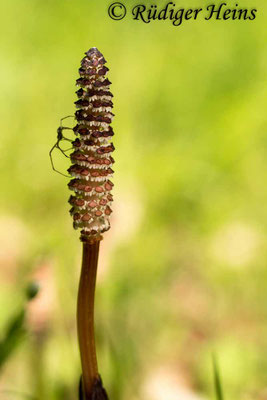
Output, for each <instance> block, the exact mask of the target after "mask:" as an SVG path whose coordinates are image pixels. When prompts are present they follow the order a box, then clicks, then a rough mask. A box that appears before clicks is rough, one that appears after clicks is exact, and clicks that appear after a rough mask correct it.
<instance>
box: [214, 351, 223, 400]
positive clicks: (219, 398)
mask: <svg viewBox="0 0 267 400" xmlns="http://www.w3.org/2000/svg"><path fill="white" fill-rule="evenodd" d="M212 367H213V382H214V389H215V394H216V400H224V395H223V390H222V383H221V378H220V373H219V367H218V363H217V358H216V355H215V354H213V355H212Z"/></svg>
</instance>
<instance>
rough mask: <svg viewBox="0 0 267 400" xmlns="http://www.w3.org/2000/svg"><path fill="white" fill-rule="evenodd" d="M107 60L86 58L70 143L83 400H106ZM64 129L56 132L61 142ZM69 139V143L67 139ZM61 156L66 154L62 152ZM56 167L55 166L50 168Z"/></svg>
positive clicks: (94, 53) (94, 52)
mask: <svg viewBox="0 0 267 400" xmlns="http://www.w3.org/2000/svg"><path fill="white" fill-rule="evenodd" d="M105 64H106V60H105V58H104V57H103V55H102V54H101V53H100V51H99V50H98V49H97V48H91V49H90V50H89V51H87V52H86V53H85V57H84V58H83V59H82V61H81V67H80V69H79V74H80V78H79V79H77V81H76V84H77V86H79V90H78V91H77V92H76V93H77V96H78V100H77V101H76V102H75V105H76V107H77V111H76V112H75V119H76V122H77V124H76V126H75V127H74V128H73V131H74V133H75V135H77V136H78V137H77V138H76V139H75V140H74V141H72V149H73V152H72V153H71V154H70V160H71V162H72V165H71V167H70V168H69V169H68V173H69V174H70V175H71V176H72V177H73V179H72V180H71V181H70V182H69V184H68V186H69V189H70V190H72V191H73V192H74V193H73V195H71V196H70V198H69V203H70V204H71V206H72V208H71V210H70V214H71V216H72V217H73V226H74V228H75V229H80V230H81V236H80V240H81V241H82V245H83V257H82V269H81V276H80V283H79V291H78V302H77V330H78V340H79V347H80V355H81V364H82V378H81V383H80V400H81V399H82V400H107V399H108V396H107V393H106V391H105V389H104V388H103V386H102V381H101V378H100V375H99V372H98V366H97V358H96V348H95V338H94V297H95V284H96V274H97V264H98V254H99V245H100V241H101V240H102V234H103V233H104V232H105V231H107V230H108V229H109V228H110V222H109V217H110V214H111V212H112V210H111V207H110V206H111V203H112V200H113V197H112V194H111V190H112V187H113V183H112V182H111V181H110V178H111V176H112V174H113V170H112V169H111V167H112V165H113V163H114V160H113V158H112V157H111V153H112V152H113V151H114V146H113V144H112V143H110V139H111V137H112V136H113V135H114V133H113V129H112V128H111V126H110V124H111V122H112V118H113V116H114V114H113V113H112V112H111V111H112V107H113V103H112V97H113V95H112V94H111V92H110V84H111V82H110V81H109V80H108V79H107V78H106V74H107V72H108V68H107V67H106V66H105ZM63 129H69V128H65V127H62V126H61V127H60V128H59V130H58V134H60V137H59V135H58V142H57V143H56V147H57V148H59V140H60V139H61V138H62V137H63V138H64V136H63V135H62V131H63ZM64 139H66V140H69V139H67V138H64ZM59 149H60V150H61V151H62V149H61V148H59ZM63 152H64V151H63ZM52 166H53V164H52Z"/></svg>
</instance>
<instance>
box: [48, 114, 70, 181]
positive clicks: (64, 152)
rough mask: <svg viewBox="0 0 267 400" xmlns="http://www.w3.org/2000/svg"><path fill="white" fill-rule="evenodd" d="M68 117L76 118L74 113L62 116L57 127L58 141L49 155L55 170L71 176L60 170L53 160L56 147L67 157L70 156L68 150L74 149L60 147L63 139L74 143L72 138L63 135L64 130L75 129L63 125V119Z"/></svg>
mask: <svg viewBox="0 0 267 400" xmlns="http://www.w3.org/2000/svg"><path fill="white" fill-rule="evenodd" d="M67 118H74V115H67V116H66V117H64V118H61V120H60V126H59V127H58V128H57V141H56V143H55V144H54V146H53V147H52V148H51V150H50V151H49V157H50V161H51V165H52V168H53V170H54V171H56V172H58V173H59V174H60V175H63V176H66V177H67V178H69V176H68V175H65V174H63V173H62V172H60V171H58V170H57V169H56V168H55V166H54V162H53V158H52V153H53V151H54V150H55V149H58V150H60V151H61V153H62V154H63V155H64V156H65V157H67V158H69V156H68V155H67V154H66V151H68V150H70V149H72V147H71V148H70V149H66V150H64V149H62V148H61V147H60V142H61V141H62V140H65V141H67V142H71V143H72V139H69V138H67V137H65V136H64V135H63V130H71V131H72V130H73V129H72V128H69V127H67V126H62V121H63V120H64V119H67Z"/></svg>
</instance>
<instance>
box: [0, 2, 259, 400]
mask: <svg viewBox="0 0 267 400" xmlns="http://www.w3.org/2000/svg"><path fill="white" fill-rule="evenodd" d="M145 2H146V0H145ZM215 2H216V3H217V4H218V1H217V0H216V1H215ZM177 3H178V2H177ZM239 3H240V4H239V5H240V6H242V7H248V8H251V7H252V6H254V7H256V8H258V16H257V19H256V20H255V21H203V20H202V19H199V20H198V21H187V22H185V23H184V24H183V25H181V26H180V27H174V26H172V24H171V23H170V21H155V22H152V23H150V24H144V23H142V22H137V21H133V20H132V19H131V17H130V13H128V15H127V17H126V18H125V19H124V20H123V21H112V20H111V19H110V18H109V17H108V15H107V7H108V5H109V2H107V1H103V0H102V1H101V2H98V1H96V0H75V1H73V0H65V1H58V0H45V1H41V0H11V1H8V2H7V1H1V25H0V29H1V45H2V46H1V66H0V67H1V74H0V81H1V99H0V101H1V158H0V164H1V182H2V185H1V197H0V223H1V225H0V226H1V227H0V242H1V250H0V264H1V269H0V284H1V290H0V299H1V302H0V339H1V341H0V345H1V346H0V361H1V363H0V367H1V377H0V397H1V399H4V400H10V399H12V400H13V399H29V400H47V399H49V400H75V399H77V385H78V380H79V376H80V360H79V353H78V346H77V337H76V327H75V311H76V295H77V286H78V279H79V271H80V261H81V246H80V243H79V240H78V233H77V232H74V231H73V229H72V222H71V218H70V216H69V215H68V210H69V205H68V203H67V199H68V197H69V192H68V189H67V182H68V179H67V178H64V177H62V176H61V175H59V174H57V173H55V172H53V171H52V169H51V166H50V161H49V156H48V153H49V150H50V148H51V147H52V145H53V144H54V143H55V141H56V129H57V127H58V126H59V120H60V118H62V117H64V116H66V115H69V114H72V113H73V112H74V105H73V102H74V101H75V99H76V97H75V90H76V88H75V80H76V79H77V77H78V72H77V70H78V67H79V63H80V60H81V58H82V57H83V53H84V52H85V51H86V50H88V49H89V48H90V47H93V46H97V47H98V48H99V49H100V51H102V52H103V53H104V55H105V57H106V59H107V60H108V64H107V65H108V66H109V68H110V74H109V77H110V80H111V81H112V82H113V85H112V92H113V94H114V103H115V109H114V110H115V111H114V112H115V114H116V118H115V120H114V123H113V126H114V130H115V132H116V136H115V137H114V144H115V147H116V152H115V153H114V157H115V158H116V164H115V168H114V169H115V172H116V173H115V176H114V180H113V181H114V183H115V188H114V198H115V201H114V214H113V217H112V229H111V230H110V231H109V232H108V233H107V234H106V235H105V239H104V241H103V242H102V244H101V256H100V264H99V274H98V287H97V299H96V331H97V343H98V359H99V365H100V371H101V374H102V377H103V379H104V382H105V386H106V387H107V390H108V392H109V394H110V398H111V399H112V400H126V399H127V400H139V399H140V400H142V399H146V400H178V399H179V400H205V399H206V400H207V399H214V389H213V375H212V364H211V357H212V354H213V353H216V355H217V359H218V363H219V368H220V374H221V378H222V383H223V388H224V392H225V399H227V400H241V399H242V400H256V399H257V400H266V399H267V350H266V349H267V324H266V319H267V301H266V293H267V269H266V240H265V234H266V228H267V212H266V210H267V209H266V202H267V190H266V178H267V176H266V175H267V169H266V156H267V154H266V144H267V139H266V138H267V136H266V134H267V131H266V126H267V117H266V89H267V79H266V76H267V75H266V67H267V54H266V19H267V6H266V4H265V2H262V1H259V0H249V1H248V0H247V1H246V0H242V1H240V2H239ZM133 4H135V2H133V1H129V0H127V4H126V5H127V6H128V7H130V5H133ZM157 4H158V5H160V4H161V5H164V4H165V3H164V2H160V1H159V2H157ZM207 4H208V3H206V2H205V1H204V0H198V1H196V0H190V2H189V1H185V0H184V1H183V2H181V3H179V4H177V6H186V7H190V6H198V7H199V6H202V7H203V6H205V5H207ZM228 4H229V5H230V6H235V2H232V1H229V2H228ZM67 122H68V123H69V126H73V125H72V120H71V119H70V120H68V121H67ZM56 153H57V151H55V153H54V161H55V164H56V167H57V168H58V169H60V170H61V171H64V170H66V168H67V167H68V162H67V160H66V159H64V157H63V156H62V155H61V154H60V153H59V154H56ZM31 281H36V282H39V285H40V292H39V294H38V296H37V297H36V298H35V299H34V300H32V301H31V302H27V301H26V300H25V287H26V286H27V284H28V283H29V282H31ZM22 309H24V311H25V312H24V313H22V314H21V310H22ZM18 316H20V317H18ZM24 317H25V318H24ZM10 335H11V336H12V335H13V336H12V337H11V339H10V338H9V337H10ZM16 335H17V336H16ZM7 343H8V345H7Z"/></svg>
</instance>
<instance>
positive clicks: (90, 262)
mask: <svg viewBox="0 0 267 400" xmlns="http://www.w3.org/2000/svg"><path fill="white" fill-rule="evenodd" d="M100 240H101V238H99V239H98V240H94V241H91V242H88V241H87V242H83V259H82V271H81V277H80V284H79V293H78V304H77V328H78V339H79V346H80V354H81V362H82V382H83V393H84V398H85V400H90V399H91V395H92V389H93V386H94V383H95V381H96V380H97V379H98V377H99V375H98V368H97V359H96V348H95V335H94V299H95V284H96V273H97V262H98V253H99V244H100Z"/></svg>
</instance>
